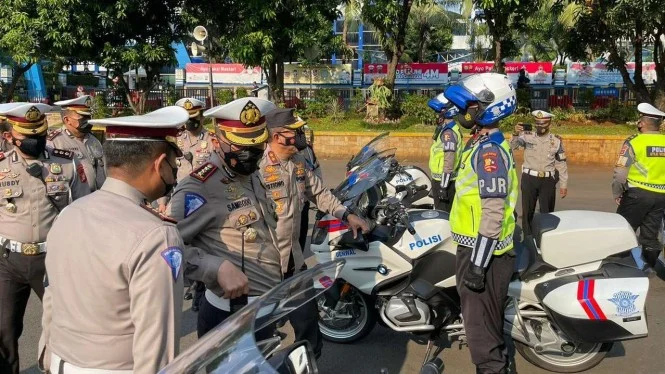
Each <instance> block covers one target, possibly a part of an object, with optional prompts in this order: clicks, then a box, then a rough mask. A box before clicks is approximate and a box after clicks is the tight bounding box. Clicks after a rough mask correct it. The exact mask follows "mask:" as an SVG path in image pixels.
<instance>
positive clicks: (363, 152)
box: [346, 132, 390, 171]
mask: <svg viewBox="0 0 665 374" xmlns="http://www.w3.org/2000/svg"><path fill="white" fill-rule="evenodd" d="M388 135H390V133H389V132H384V133H383V134H381V135H379V136H377V137H376V138H374V139H372V140H371V141H370V142H369V143H367V144H366V145H365V146H364V147H362V148H361V149H360V151H358V153H357V154H356V155H355V156H353V158H352V159H351V161H349V163H347V164H346V170H347V171H348V170H353V168H355V167H358V166H360V165H362V164H364V163H365V162H367V161H368V160H369V159H370V158H372V157H374V156H376V155H377V154H379V153H381V152H383V151H385V150H386V149H388Z"/></svg>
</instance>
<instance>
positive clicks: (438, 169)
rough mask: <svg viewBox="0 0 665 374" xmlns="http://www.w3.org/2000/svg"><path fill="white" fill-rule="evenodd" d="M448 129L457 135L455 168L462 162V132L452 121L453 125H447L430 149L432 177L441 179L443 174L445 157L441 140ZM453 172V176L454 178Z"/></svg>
mask: <svg viewBox="0 0 665 374" xmlns="http://www.w3.org/2000/svg"><path fill="white" fill-rule="evenodd" d="M446 130H452V131H453V133H454V134H455V136H456V137H457V151H456V152H455V163H454V164H453V170H455V171H456V170H457V169H458V167H459V164H460V160H461V159H462V151H463V147H462V141H463V138H462V132H461V131H460V127H459V126H458V125H457V124H456V123H454V122H453V123H452V126H446V127H444V129H443V130H442V131H441V134H439V136H438V137H437V139H436V140H435V141H434V144H432V146H431V147H430V149H429V171H430V174H431V176H432V179H435V180H441V175H442V174H443V157H444V152H443V142H442V141H441V137H443V133H444V132H445V131H446ZM454 174H455V173H453V178H454Z"/></svg>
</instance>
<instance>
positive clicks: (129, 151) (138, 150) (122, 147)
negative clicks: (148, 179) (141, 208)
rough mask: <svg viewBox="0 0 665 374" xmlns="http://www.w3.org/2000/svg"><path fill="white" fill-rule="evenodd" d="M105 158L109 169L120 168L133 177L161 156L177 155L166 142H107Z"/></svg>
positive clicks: (105, 144) (105, 143)
mask: <svg viewBox="0 0 665 374" xmlns="http://www.w3.org/2000/svg"><path fill="white" fill-rule="evenodd" d="M103 147H104V157H105V158H106V166H107V167H108V168H120V169H123V170H124V171H125V172H127V173H128V174H130V175H132V176H136V175H139V174H141V173H142V172H143V170H144V169H145V167H146V166H147V165H148V164H149V163H151V162H152V161H154V160H155V159H156V158H157V157H159V155H161V154H162V153H165V154H166V155H167V156H168V155H170V154H172V153H175V150H174V149H173V147H171V146H170V145H168V143H166V142H146V141H108V140H107V141H106V142H104V146H103Z"/></svg>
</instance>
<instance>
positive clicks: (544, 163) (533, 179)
mask: <svg viewBox="0 0 665 374" xmlns="http://www.w3.org/2000/svg"><path fill="white" fill-rule="evenodd" d="M531 115H533V116H534V117H535V119H536V124H535V127H536V131H535V132H533V131H531V129H529V131H524V125H522V124H518V125H517V126H515V131H514V132H513V137H512V139H510V146H511V147H512V148H513V150H516V149H519V148H524V163H523V164H522V229H523V230H524V234H525V235H529V234H531V221H533V214H534V211H535V210H536V202H538V205H540V212H541V213H549V212H553V211H554V203H555V202H556V185H557V182H558V183H559V194H560V195H561V198H564V197H566V195H567V194H568V164H567V163H566V152H565V151H564V150H563V140H562V139H561V137H560V136H558V135H554V134H552V133H550V126H551V124H552V117H554V116H553V115H552V114H550V113H547V112H545V111H542V110H535V111H533V112H532V113H531Z"/></svg>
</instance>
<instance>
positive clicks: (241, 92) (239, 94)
mask: <svg viewBox="0 0 665 374" xmlns="http://www.w3.org/2000/svg"><path fill="white" fill-rule="evenodd" d="M248 96H250V95H249V92H247V89H246V88H245V87H236V99H242V98H243V97H248Z"/></svg>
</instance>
